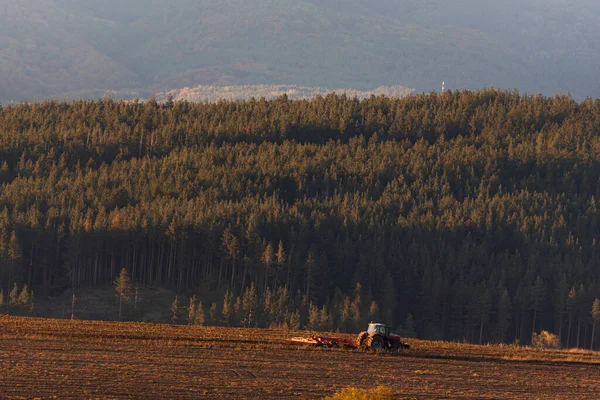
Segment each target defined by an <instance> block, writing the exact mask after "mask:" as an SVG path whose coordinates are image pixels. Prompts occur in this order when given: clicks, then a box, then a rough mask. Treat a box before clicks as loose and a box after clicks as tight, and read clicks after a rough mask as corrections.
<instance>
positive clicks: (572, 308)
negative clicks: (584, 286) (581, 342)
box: [567, 287, 577, 347]
mask: <svg viewBox="0 0 600 400" xmlns="http://www.w3.org/2000/svg"><path fill="white" fill-rule="evenodd" d="M567 315H568V317H569V327H568V328H567V347H569V346H571V328H572V326H573V321H574V320H575V316H576V315H577V292H576V291H575V287H572V288H571V290H570V291H569V295H568V296H567Z"/></svg>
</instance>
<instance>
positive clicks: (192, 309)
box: [187, 296, 196, 325]
mask: <svg viewBox="0 0 600 400" xmlns="http://www.w3.org/2000/svg"><path fill="white" fill-rule="evenodd" d="M195 318H196V296H192V297H190V305H189V306H188V318H187V319H188V325H195Z"/></svg>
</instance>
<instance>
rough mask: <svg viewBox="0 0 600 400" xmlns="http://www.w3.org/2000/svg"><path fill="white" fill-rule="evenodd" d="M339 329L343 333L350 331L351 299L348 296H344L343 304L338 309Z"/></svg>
mask: <svg viewBox="0 0 600 400" xmlns="http://www.w3.org/2000/svg"><path fill="white" fill-rule="evenodd" d="M338 314H339V318H338V327H339V328H340V329H341V330H342V331H343V332H346V331H348V326H349V325H350V324H349V321H350V298H349V297H348V296H344V299H343V300H342V304H341V305H340V306H339V309H338Z"/></svg>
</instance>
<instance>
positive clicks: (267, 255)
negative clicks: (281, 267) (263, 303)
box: [261, 243, 275, 292]
mask: <svg viewBox="0 0 600 400" xmlns="http://www.w3.org/2000/svg"><path fill="white" fill-rule="evenodd" d="M274 258H275V255H274V254H273V246H272V245H271V243H267V247H266V248H265V250H264V251H263V253H262V257H261V259H262V263H263V265H264V266H265V276H264V279H265V280H264V284H263V292H265V291H266V290H267V287H268V283H269V275H270V270H271V264H273V259H274Z"/></svg>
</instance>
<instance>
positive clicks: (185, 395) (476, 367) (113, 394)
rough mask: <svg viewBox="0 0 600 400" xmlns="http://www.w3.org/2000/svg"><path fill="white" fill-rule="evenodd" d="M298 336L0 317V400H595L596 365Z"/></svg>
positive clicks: (505, 351)
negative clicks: (351, 394) (375, 347)
mask: <svg viewBox="0 0 600 400" xmlns="http://www.w3.org/2000/svg"><path fill="white" fill-rule="evenodd" d="M298 334H305V333H304V332H302V333H299V332H286V331H283V330H271V329H233V328H218V327H187V326H173V325H160V324H142V323H116V322H98V321H68V320H49V319H40V318H37V319H34V318H18V317H6V316H0V398H2V399H31V398H44V399H46V398H58V399H70V398H77V399H81V398H98V399H137V398H153V399H159V398H165V399H166V398H168V399H197V398H209V399H210V398H214V399H224V398H228V399H247V398H261V399H268V398H277V399H280V398H306V399H314V398H322V397H324V396H326V395H330V394H332V393H333V392H335V391H337V390H339V389H341V388H343V387H349V386H352V387H361V388H371V387H374V386H378V385H386V386H389V387H391V388H392V389H393V390H394V392H395V393H396V394H397V395H398V398H419V399H438V398H462V399H486V398H494V399H496V398H518V399H554V398H565V399H575V398H576V399H597V398H598V396H599V393H600V355H599V354H598V353H597V352H584V351H539V350H534V349H529V348H522V347H515V346H474V345H462V344H456V343H447V342H427V341H418V340H412V341H411V345H412V348H411V349H410V350H408V351H405V352H404V353H402V354H400V355H389V354H375V353H370V352H360V351H354V350H344V349H320V348H310V347H298V346H293V345H289V344H286V343H284V339H285V338H287V337H290V336H295V335H298Z"/></svg>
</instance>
